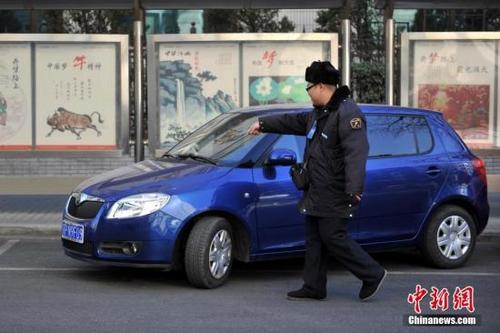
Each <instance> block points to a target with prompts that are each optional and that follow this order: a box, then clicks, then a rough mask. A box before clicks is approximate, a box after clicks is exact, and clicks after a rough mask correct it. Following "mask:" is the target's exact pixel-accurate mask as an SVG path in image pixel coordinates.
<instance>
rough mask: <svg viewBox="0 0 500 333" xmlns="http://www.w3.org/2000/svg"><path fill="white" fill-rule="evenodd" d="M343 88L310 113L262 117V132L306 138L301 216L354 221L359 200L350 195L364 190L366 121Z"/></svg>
mask: <svg viewBox="0 0 500 333" xmlns="http://www.w3.org/2000/svg"><path fill="white" fill-rule="evenodd" d="M349 95H350V91H349V88H348V87H347V86H341V87H340V88H338V89H337V90H336V91H335V93H334V95H333V96H332V98H331V99H330V101H329V102H328V104H327V105H325V106H322V107H316V106H315V107H314V109H313V110H312V111H310V112H303V113H291V114H281V115H275V116H266V117H260V118H259V123H260V129H261V131H262V132H270V133H281V134H294V135H307V134H308V133H312V132H310V131H311V128H313V127H314V126H313V125H316V131H315V132H314V135H313V136H312V139H306V140H307V143H306V152H305V154H304V157H305V158H306V157H307V156H308V154H309V155H310V156H309V161H308V164H307V172H308V176H309V179H310V185H309V188H308V189H307V190H306V191H305V192H304V195H303V197H302V199H301V200H300V202H299V210H300V212H301V213H302V214H307V215H313V216H321V217H332V216H340V217H352V214H353V212H354V211H355V210H356V209H357V207H358V206H359V202H358V201H357V200H356V199H355V198H354V197H353V196H352V195H351V194H355V193H358V194H359V193H362V192H363V185H364V179H365V168H366V160H367V157H368V149H369V147H368V139H367V134H366V118H365V116H364V115H363V113H362V112H361V110H360V109H359V107H358V106H357V105H356V104H355V103H354V101H353V100H352V99H350V98H349Z"/></svg>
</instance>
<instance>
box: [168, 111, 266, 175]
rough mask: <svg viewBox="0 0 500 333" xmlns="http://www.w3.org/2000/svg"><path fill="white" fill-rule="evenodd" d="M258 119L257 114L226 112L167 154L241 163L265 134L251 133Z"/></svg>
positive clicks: (233, 164) (217, 162)
mask: <svg viewBox="0 0 500 333" xmlns="http://www.w3.org/2000/svg"><path fill="white" fill-rule="evenodd" d="M257 118H258V116H257V115H256V114H255V113H225V114H222V115H220V116H218V117H216V118H214V119H212V120H211V121H209V122H208V123H206V124H205V125H203V126H202V127H200V128H198V129H197V130H195V131H194V132H193V133H191V134H190V135H189V136H187V137H186V138H185V139H184V140H182V141H181V142H179V143H178V144H177V145H175V146H174V147H173V148H172V149H170V150H169V151H168V152H167V153H166V154H165V155H166V156H171V157H177V158H192V159H196V160H198V161H201V162H206V163H212V164H217V165H221V166H237V165H239V164H240V163H241V162H242V160H243V158H244V157H245V156H246V155H247V154H248V153H249V152H250V151H251V150H252V148H254V147H255V146H256V145H257V144H258V143H259V142H260V141H261V140H262V139H263V137H264V136H263V135H257V136H254V135H249V134H247V131H248V128H249V127H250V125H251V124H252V123H253V122H254V121H256V120H257Z"/></svg>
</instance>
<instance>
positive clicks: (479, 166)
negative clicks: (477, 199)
mask: <svg viewBox="0 0 500 333" xmlns="http://www.w3.org/2000/svg"><path fill="white" fill-rule="evenodd" d="M472 165H473V166H474V170H475V171H476V173H477V174H478V175H479V178H480V179H481V181H482V182H483V184H484V185H486V184H487V181H486V165H485V164H484V162H483V160H482V159H480V158H479V157H475V158H474V159H473V160H472Z"/></svg>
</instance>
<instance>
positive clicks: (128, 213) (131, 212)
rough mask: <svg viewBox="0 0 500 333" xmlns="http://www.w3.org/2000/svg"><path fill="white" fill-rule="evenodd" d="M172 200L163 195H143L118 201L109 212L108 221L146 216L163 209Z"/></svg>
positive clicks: (168, 196)
mask: <svg viewBox="0 0 500 333" xmlns="http://www.w3.org/2000/svg"><path fill="white" fill-rule="evenodd" d="M168 200H170V195H168V194H163V193H143V194H137V195H131V196H129V197H126V198H123V199H120V200H118V201H117V202H115V203H114V205H113V206H112V207H111V209H110V210H109V212H108V215H107V216H106V218H108V219H125V218H130V217H138V216H144V215H148V214H151V213H154V212H156V211H158V210H160V209H162V208H163V207H164V206H165V205H166V204H167V203H168Z"/></svg>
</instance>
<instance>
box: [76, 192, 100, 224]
mask: <svg viewBox="0 0 500 333" xmlns="http://www.w3.org/2000/svg"><path fill="white" fill-rule="evenodd" d="M75 201H76V199H75V198H74V197H71V199H70V200H69V202H68V214H69V215H71V216H73V217H76V218H78V219H93V218H94V217H96V215H97V213H98V212H99V209H101V206H102V204H103V202H100V201H84V202H82V203H81V204H80V205H78V206H77V205H76V203H75Z"/></svg>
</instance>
